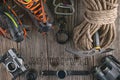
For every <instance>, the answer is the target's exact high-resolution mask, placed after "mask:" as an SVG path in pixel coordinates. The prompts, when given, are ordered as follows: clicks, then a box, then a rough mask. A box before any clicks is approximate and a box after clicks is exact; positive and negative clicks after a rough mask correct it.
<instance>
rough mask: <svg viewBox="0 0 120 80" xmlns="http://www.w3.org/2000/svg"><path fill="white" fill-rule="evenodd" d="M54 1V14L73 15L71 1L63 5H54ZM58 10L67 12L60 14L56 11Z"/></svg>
mask: <svg viewBox="0 0 120 80" xmlns="http://www.w3.org/2000/svg"><path fill="white" fill-rule="evenodd" d="M56 1H57V0H53V5H54V6H55V9H54V12H55V14H58V15H73V14H74V12H75V9H74V3H73V0H68V1H69V2H68V1H66V2H65V3H62V2H60V3H58V4H56ZM59 9H64V10H67V11H69V12H61V11H58V10H59Z"/></svg>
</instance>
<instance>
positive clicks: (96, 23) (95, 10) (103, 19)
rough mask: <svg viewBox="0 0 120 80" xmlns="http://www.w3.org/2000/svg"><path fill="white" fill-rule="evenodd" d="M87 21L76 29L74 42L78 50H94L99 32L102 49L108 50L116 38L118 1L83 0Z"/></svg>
mask: <svg viewBox="0 0 120 80" xmlns="http://www.w3.org/2000/svg"><path fill="white" fill-rule="evenodd" d="M83 2H84V4H85V6H86V11H85V14H84V18H85V20H84V21H83V22H82V23H81V24H80V25H78V26H77V27H75V28H74V31H73V32H74V37H73V41H74V43H75V47H76V49H78V50H91V49H92V48H94V45H93V35H94V34H95V33H96V32H97V31H98V32H99V36H100V47H101V48H107V47H108V46H110V45H111V43H112V42H113V41H114V39H115V37H116V26H115V20H116V18H117V8H118V4H117V0H83Z"/></svg>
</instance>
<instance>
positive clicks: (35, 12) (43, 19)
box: [14, 0, 52, 33]
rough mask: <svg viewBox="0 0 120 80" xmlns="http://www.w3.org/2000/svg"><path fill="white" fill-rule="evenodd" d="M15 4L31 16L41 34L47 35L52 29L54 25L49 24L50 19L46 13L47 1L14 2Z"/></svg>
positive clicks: (17, 0)
mask: <svg viewBox="0 0 120 80" xmlns="http://www.w3.org/2000/svg"><path fill="white" fill-rule="evenodd" d="M14 2H16V3H17V4H18V5H19V6H21V7H22V8H23V9H25V10H26V11H27V12H28V13H29V14H30V16H31V18H32V20H33V22H34V23H35V25H36V26H37V27H38V29H39V31H40V32H45V33H46V32H48V31H49V30H50V29H51V28H52V23H51V22H49V20H50V19H49V17H47V16H48V15H47V14H46V11H45V6H44V5H46V0H27V1H26V0H14ZM35 19H36V20H35Z"/></svg>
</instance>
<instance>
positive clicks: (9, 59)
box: [0, 49, 27, 80]
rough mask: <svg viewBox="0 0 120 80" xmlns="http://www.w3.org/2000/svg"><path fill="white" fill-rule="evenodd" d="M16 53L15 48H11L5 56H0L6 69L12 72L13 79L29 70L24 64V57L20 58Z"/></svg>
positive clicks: (0, 60)
mask: <svg viewBox="0 0 120 80" xmlns="http://www.w3.org/2000/svg"><path fill="white" fill-rule="evenodd" d="M16 53H17V52H16V50H15V49H9V50H8V51H7V52H6V53H5V54H4V55H3V56H1V57H0V62H2V63H3V65H4V66H5V67H6V69H7V70H8V71H9V72H10V74H11V76H12V77H13V80H14V79H16V78H17V77H18V76H19V75H21V74H23V73H24V72H26V70H27V69H26V67H25V66H24V64H23V59H22V58H19V57H18V56H17V55H16Z"/></svg>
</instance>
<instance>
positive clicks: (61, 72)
mask: <svg viewBox="0 0 120 80" xmlns="http://www.w3.org/2000/svg"><path fill="white" fill-rule="evenodd" d="M56 75H57V77H58V78H60V79H64V78H65V77H66V76H67V72H66V71H63V70H60V71H57V73H56Z"/></svg>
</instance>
